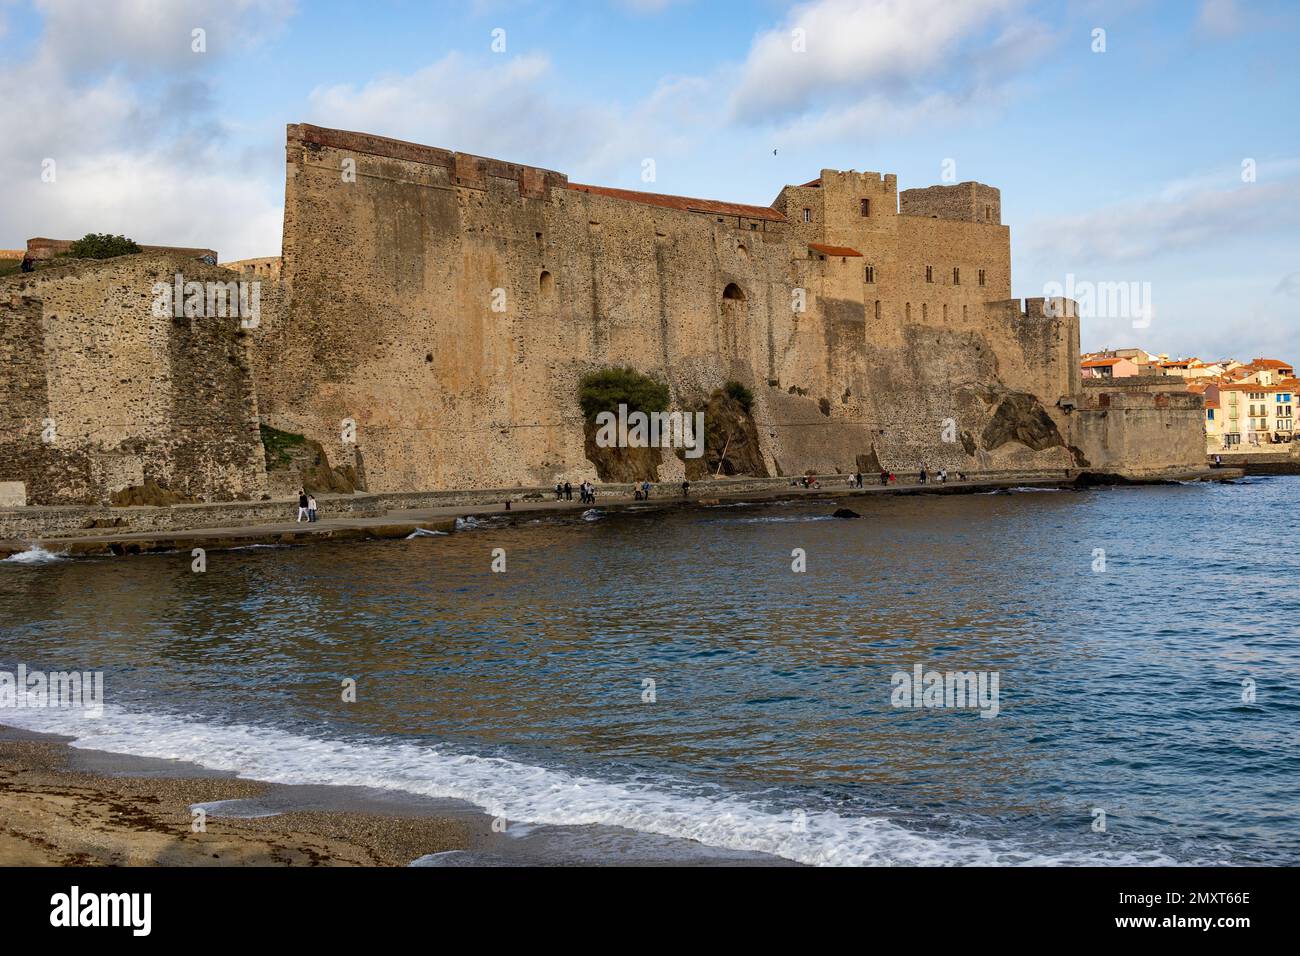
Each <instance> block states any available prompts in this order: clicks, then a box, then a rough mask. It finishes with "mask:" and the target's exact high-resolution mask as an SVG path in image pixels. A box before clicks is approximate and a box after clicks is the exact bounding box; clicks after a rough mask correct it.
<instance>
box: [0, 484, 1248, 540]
mask: <svg viewBox="0 0 1300 956" xmlns="http://www.w3.org/2000/svg"><path fill="white" fill-rule="evenodd" d="M1240 476H1241V472H1240V471H1239V470H1237V469H1233V468H1220V469H1203V470H1201V471H1198V472H1195V473H1187V474H1186V475H1183V476H1180V477H1181V478H1182V479H1183V480H1215V481H1224V480H1228V479H1231V478H1237V477H1240ZM832 480H833V481H835V482H836V483H835V485H834V486H832V487H826V486H823V487H821V488H807V489H805V488H802V487H799V486H797V485H775V486H769V489H765V490H763V491H754V490H752V489H751V490H747V491H744V492H738V493H733V494H726V493H722V492H721V491H720V489H716V488H713V487H711V486H710V485H709V484H708V483H705V482H699V483H697V484H695V485H693V486H692V488H691V497H690V498H689V499H685V500H684V499H683V498H682V497H681V491H680V489H679V488H674V487H673V486H670V485H666V484H664V485H659V486H656V489H655V492H656V493H652V495H651V497H650V499H649V500H648V501H636V500H634V499H633V498H632V496H631V495H609V496H599V497H597V499H596V504H595V505H586V504H582V503H581V502H579V501H578V500H577V499H576V498H575V500H573V501H556V500H554V497H553V496H552V497H551V498H548V499H546V500H541V501H538V500H531V501H515V502H512V504H511V507H510V508H509V509H508V510H507V508H506V507H505V505H504V504H493V505H447V506H442V507H430V508H404V509H401V508H395V509H390V510H388V511H387V512H385V513H384V514H382V515H374V516H358V515H340V516H336V517H328V518H321V519H320V520H318V521H316V522H315V523H311V524H309V523H307V522H306V521H302V522H295V521H293V520H284V521H276V522H269V523H259V524H252V525H241V526H233V527H214V528H196V529H191V530H179V531H135V532H118V533H112V532H103V531H97V532H89V533H86V534H77V535H67V536H59V537H48V538H45V537H38V538H34V539H32V540H28V541H18V540H7V541H0V558H2V557H6V556H8V555H11V554H16V553H19V552H22V551H26V550H28V549H29V548H30V547H31V545H33V544H36V545H39V546H40V547H42V548H44V549H45V550H47V551H51V552H54V553H59V554H73V555H96V554H99V555H108V554H118V555H120V554H143V553H150V552H163V551H188V550H191V549H193V548H204V549H205V550H221V549H228V548H239V547H247V546H249V545H252V544H303V543H309V542H312V541H339V540H367V539H391V538H405V537H407V536H409V535H411V534H412V533H414V532H415V531H416V529H419V528H423V529H424V530H426V531H444V532H450V531H452V530H454V528H455V524H456V519H458V518H470V517H478V518H482V517H488V516H493V517H495V516H512V517H513V516H515V515H536V514H549V513H558V514H566V513H573V514H581V513H582V512H583V511H586V510H587V509H588V508H591V507H595V508H599V509H600V510H602V511H606V512H617V511H622V510H627V509H637V510H645V509H668V508H698V507H701V506H706V505H712V504H735V503H741V502H746V503H748V502H763V501H782V500H784V501H789V500H798V499H805V498H806V499H810V500H827V501H829V500H846V499H852V498H855V497H867V496H871V495H900V494H905V495H912V494H927V495H937V494H974V493H978V492H987V491H997V490H1001V489H1007V488H1025V487H1036V488H1062V487H1073V482H1072V481H1069V480H1066V479H1063V478H1049V479H1042V480H1033V479H1028V480H1027V479H1025V478H1007V479H998V480H985V481H952V480H950V481H948V482H947V483H945V484H940V483H938V482H933V481H932V482H929V483H926V484H920V483H919V482H907V483H895V484H892V485H887V486H886V485H880V484H879V483H878V481H877V483H876V484H874V485H873V484H869V483H868V484H866V485H865V487H863V488H849V487H847V486H846V485H845V484H843V480H842V479H838V480H837V479H834V478H833V479H832ZM575 491H576V489H575ZM286 511H287V513H289V514H296V512H297V507H296V502H289V503H286Z"/></svg>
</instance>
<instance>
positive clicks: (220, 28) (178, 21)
mask: <svg viewBox="0 0 1300 956" xmlns="http://www.w3.org/2000/svg"><path fill="white" fill-rule="evenodd" d="M36 9H37V10H38V11H39V12H40V13H42V14H43V16H44V34H43V36H42V40H41V47H42V56H43V57H45V58H47V60H48V61H49V62H50V63H52V64H57V65H58V67H59V68H60V70H61V71H63V72H65V73H68V74H74V75H84V74H94V73H96V72H97V71H99V70H102V69H106V68H113V69H119V70H123V71H125V72H128V73H130V74H133V75H138V74H142V73H147V72H155V71H160V70H166V71H170V72H175V71H178V70H186V69H194V70H199V69H203V68H205V67H206V66H207V65H208V59H210V58H221V57H224V56H228V55H232V54H237V53H241V52H245V51H247V50H248V49H249V48H251V47H253V46H255V45H257V44H258V43H259V42H261V41H262V39H263V38H265V37H266V36H268V35H270V34H272V33H273V32H274V31H275V30H276V29H278V28H279V27H280V26H281V25H283V24H284V22H285V21H286V20H287V19H288V18H289V17H290V15H291V14H292V13H293V9H294V0H225V2H214V0H162V2H160V0H95V2H93V3H87V2H85V0H36ZM195 29H201V30H203V31H205V33H206V37H205V40H206V45H207V52H206V53H195V52H194V51H193V49H192V46H191V45H192V33H193V31H194V30H195Z"/></svg>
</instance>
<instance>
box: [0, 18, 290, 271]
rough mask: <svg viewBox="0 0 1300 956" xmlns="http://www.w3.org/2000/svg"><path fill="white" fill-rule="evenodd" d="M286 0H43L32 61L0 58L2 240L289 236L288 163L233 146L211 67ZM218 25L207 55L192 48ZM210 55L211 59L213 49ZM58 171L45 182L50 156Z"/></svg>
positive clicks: (254, 243)
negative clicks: (285, 227) (285, 205)
mask: <svg viewBox="0 0 1300 956" xmlns="http://www.w3.org/2000/svg"><path fill="white" fill-rule="evenodd" d="M291 8H292V5H291V4H290V3H289V2H287V0H224V2H220V0H202V2H199V0H180V2H177V3H175V4H172V3H157V2H150V0H119V2H114V3H106V2H104V3H95V4H85V3H76V2H72V0H38V3H37V9H38V10H39V11H40V12H41V13H42V14H43V15H44V22H43V30H42V33H41V36H40V39H39V42H38V44H37V46H36V47H35V49H34V50H33V52H32V54H31V56H30V58H28V59H27V60H25V61H22V62H17V63H8V64H4V65H0V129H3V130H4V131H5V135H4V136H3V137H0V176H3V177H4V181H5V182H6V183H9V184H10V190H9V191H8V192H7V195H6V201H5V203H4V204H3V205H0V245H3V246H6V247H8V246H19V245H21V244H22V243H23V241H24V240H26V239H28V238H30V237H31V236H34V235H47V236H51V235H52V236H55V237H58V238H75V237H77V236H80V235H83V234H84V233H86V232H91V231H94V232H114V233H117V232H122V233H126V234H128V235H131V236H132V237H133V238H136V239H138V240H139V241H141V242H146V243H158V244H163V245H195V246H212V247H215V248H217V250H218V251H219V252H220V253H221V255H222V257H223V258H227V259H228V258H235V257H241V256H248V255H254V254H261V255H266V254H272V253H274V252H275V251H276V250H278V249H279V246H280V238H279V236H280V228H281V227H280V219H281V204H282V198H281V193H280V190H281V189H282V185H281V184H282V181H283V180H282V174H281V173H280V171H279V169H278V167H276V166H271V165H270V163H272V162H277V160H276V158H275V157H276V152H277V150H275V148H274V144H268V149H267V151H266V153H265V156H266V160H267V165H261V166H259V165H258V164H257V163H256V162H252V163H250V161H249V158H248V157H246V156H244V155H242V154H239V153H236V154H234V155H231V154H229V153H227V152H225V151H224V149H223V146H224V144H225V143H227V142H228V137H227V135H226V133H227V131H226V129H225V127H224V125H223V124H222V123H221V121H220V119H219V117H218V114H217V111H216V109H215V100H214V96H213V93H212V89H211V87H210V85H209V81H208V79H207V78H206V74H205V71H204V69H199V68H195V69H190V68H189V66H190V65H191V64H195V65H197V64H201V65H202V66H203V67H207V66H209V65H211V64H212V63H213V62H215V60H218V59H221V58H224V57H225V56H228V55H231V54H233V53H237V52H238V51H240V50H246V49H247V48H248V47H249V46H250V45H253V44H255V43H257V42H259V38H261V37H264V36H265V35H266V33H267V31H268V30H269V29H271V28H273V27H274V26H276V25H277V24H278V23H280V22H282V21H283V18H284V17H286V16H288V14H289V12H290V10H291ZM202 24H207V25H208V26H207V27H205V29H208V35H207V40H208V53H206V54H194V53H192V52H191V50H190V30H191V29H192V27H193V26H197V25H202ZM204 57H209V58H211V59H204ZM47 159H50V160H53V161H54V164H55V165H54V171H55V179H54V181H53V182H46V181H43V180H42V175H41V174H42V171H43V168H44V167H43V164H44V161H45V160H47Z"/></svg>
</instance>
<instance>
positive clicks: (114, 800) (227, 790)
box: [0, 728, 469, 866]
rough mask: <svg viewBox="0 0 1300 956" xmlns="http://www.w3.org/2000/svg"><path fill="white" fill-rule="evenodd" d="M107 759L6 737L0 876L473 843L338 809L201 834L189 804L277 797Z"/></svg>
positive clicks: (239, 822)
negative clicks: (32, 869) (108, 767)
mask: <svg viewBox="0 0 1300 956" xmlns="http://www.w3.org/2000/svg"><path fill="white" fill-rule="evenodd" d="M105 756H106V755H94V756H91V755H87V754H84V753H81V752H74V751H72V750H71V748H69V747H68V746H67V745H66V744H64V743H62V742H59V741H56V740H51V739H48V738H38V737H37V736H35V735H30V734H24V733H22V732H20V731H15V730H12V729H10V728H0V866H405V865H407V864H409V863H411V862H412V861H414V860H416V859H418V858H419V857H422V856H426V855H428V854H433V853H441V852H445V851H448V850H457V849H462V848H464V847H466V846H467V845H468V842H469V835H468V828H467V826H466V824H465V823H464V822H463V821H460V820H450V819H445V818H440V817H427V816H415V815H411V816H405V815H401V814H400V813H397V812H395V813H392V814H389V813H378V812H357V811H352V810H343V809H339V810H322V811H317V810H312V811H291V812H285V813H277V814H276V815H273V816H260V817H254V818H251V819H240V818H233V817H227V816H220V815H217V814H212V813H210V814H208V816H207V820H206V832H199V833H195V832H193V831H192V828H191V824H192V820H193V817H192V815H191V812H190V808H191V806H193V805H194V804H210V803H212V802H214V801H220V800H240V799H251V798H257V797H262V796H265V795H266V794H268V792H270V791H272V790H273V789H274V788H273V787H272V786H271V785H268V784H263V783H259V782H257V781H252V780H242V779H236V778H233V777H219V776H185V775H179V774H183V773H184V772H185V771H184V768H183V767H175V768H171V769H170V770H169V772H168V775H166V776H164V775H159V772H158V770H156V769H152V770H148V769H146V768H145V767H144V765H143V764H141V765H140V766H137V767H135V768H134V769H136V770H140V771H144V773H151V774H153V775H143V774H142V773H135V774H131V775H120V774H117V773H110V772H104V771H101V770H98V769H94V761H95V758H100V759H102V758H103V757H105ZM159 763H160V762H159ZM195 772H196V773H201V772H202V771H200V770H199V769H198V768H195Z"/></svg>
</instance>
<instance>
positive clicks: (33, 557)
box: [4, 544, 68, 564]
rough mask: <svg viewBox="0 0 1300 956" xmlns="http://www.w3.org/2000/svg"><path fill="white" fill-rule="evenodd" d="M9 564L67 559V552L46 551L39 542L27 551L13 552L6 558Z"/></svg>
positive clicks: (39, 562)
mask: <svg viewBox="0 0 1300 956" xmlns="http://www.w3.org/2000/svg"><path fill="white" fill-rule="evenodd" d="M4 560H5V562H6V563H9V564H49V563H50V562H52V561H66V560H68V556H67V555H66V554H55V553H54V552H52V551H46V550H45V549H44V548H42V547H41V546H40V545H39V544H34V545H32V546H31V547H29V548H28V549H27V550H26V551H19V552H18V553H17V554H11V555H9V557H7V558H5V559H4Z"/></svg>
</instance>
